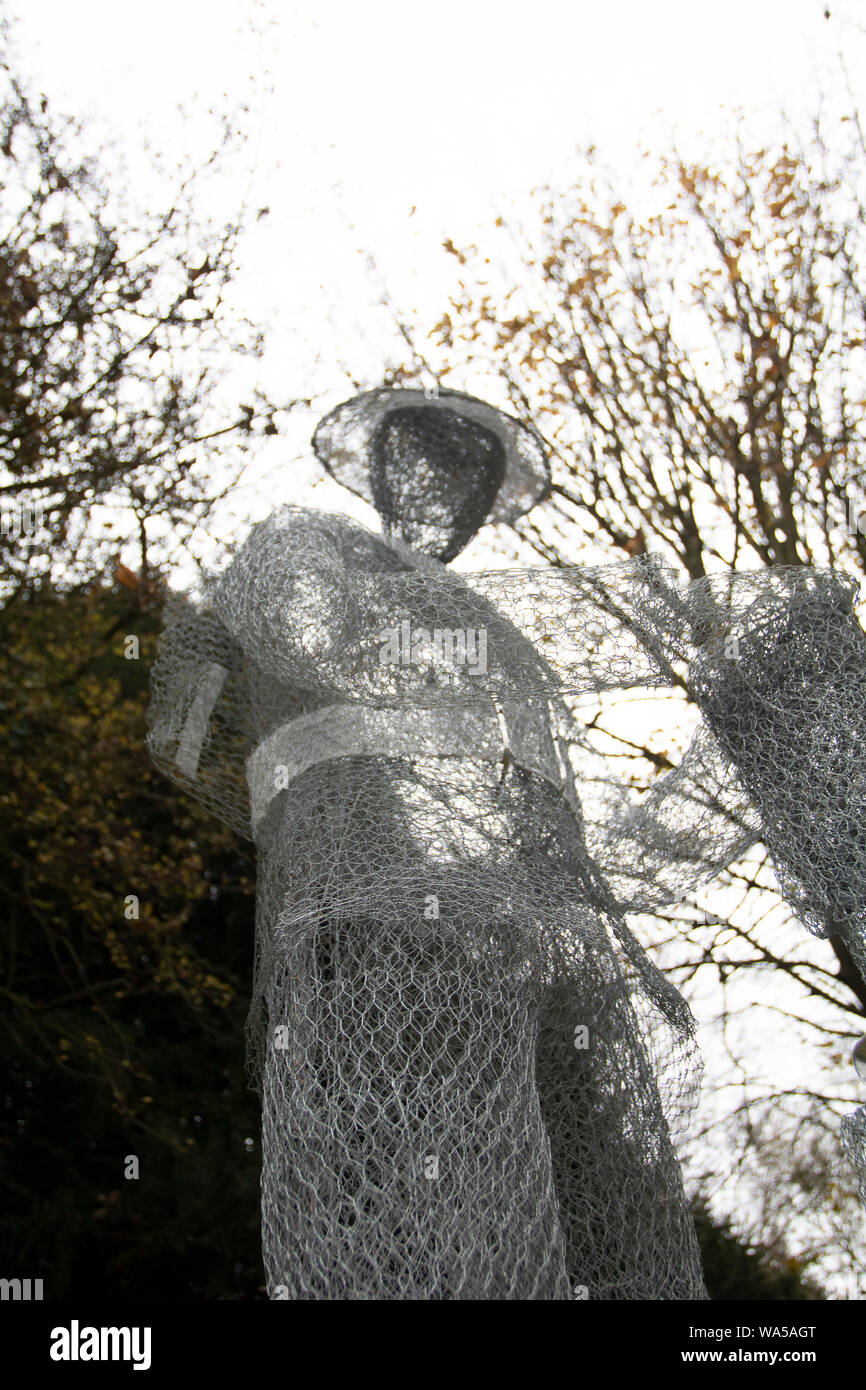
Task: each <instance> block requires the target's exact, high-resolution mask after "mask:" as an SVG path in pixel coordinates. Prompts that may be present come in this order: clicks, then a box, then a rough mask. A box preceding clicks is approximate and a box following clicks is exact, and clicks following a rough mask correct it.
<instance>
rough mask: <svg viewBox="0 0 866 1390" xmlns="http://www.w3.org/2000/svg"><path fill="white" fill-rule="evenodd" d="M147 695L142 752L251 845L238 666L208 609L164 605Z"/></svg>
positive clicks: (243, 685)
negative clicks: (148, 694)
mask: <svg viewBox="0 0 866 1390" xmlns="http://www.w3.org/2000/svg"><path fill="white" fill-rule="evenodd" d="M150 687H151V693H150V705H149V708H148V715H147V726H148V727H147V747H148V751H149V753H150V756H151V758H152V759H153V761H154V762H155V763H156V765H157V767H159V769H160V770H161V771H162V772H163V773H164V774H165V775H166V776H167V777H170V778H171V779H172V780H173V781H175V782H177V783H178V784H179V785H180V786H182V787H183V788H184V789H185V790H186V791H188V792H189V793H190V794H191V795H192V796H194V797H195V798H196V800H197V801H200V802H202V804H203V805H205V806H207V807H208V809H209V810H211V811H213V812H214V814H215V815H217V816H218V817H219V818H220V820H222V821H224V822H225V823H226V824H228V825H230V826H232V828H233V829H235V830H237V831H238V833H239V834H241V835H244V836H246V837H248V838H249V837H251V834H252V831H251V824H250V804H249V791H248V788H247V782H246V778H245V776H244V765H245V762H246V759H247V757H248V756H249V754H250V751H251V743H250V740H249V735H248V728H249V720H248V718H247V713H246V702H247V699H248V693H247V680H246V673H245V670H244V658H243V653H242V651H241V649H240V647H239V645H238V644H237V643H236V642H235V641H234V640H233V638H232V637H231V634H230V633H229V632H228V631H227V630H226V628H225V627H224V626H223V624H222V623H221V622H220V621H219V619H218V618H217V617H216V616H215V615H214V614H213V613H212V612H211V611H210V610H209V609H208V608H207V607H204V606H203V607H198V606H196V605H195V604H193V603H191V602H190V601H189V600H188V599H186V598H183V597H181V596H179V595H174V596H172V597H171V598H170V599H169V601H168V603H167V604H166V612H165V614H164V626H163V631H162V634H161V637H160V642H159V650H158V654H157V658H156V661H155V663H154V665H153V669H152V671H151V680H150Z"/></svg>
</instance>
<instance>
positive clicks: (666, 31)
mask: <svg viewBox="0 0 866 1390" xmlns="http://www.w3.org/2000/svg"><path fill="white" fill-rule="evenodd" d="M10 8H11V12H12V13H13V14H14V15H16V16H17V18H18V38H19V44H20V47H21V50H22V53H21V56H22V58H23V60H24V66H25V68H26V69H29V70H30V71H31V72H32V74H33V76H34V78H35V79H36V80H37V81H38V82H39V83H41V84H42V86H43V87H44V88H45V89H46V91H47V92H48V93H49V94H50V96H51V99H52V101H53V103H54V104H55V106H57V107H59V108H61V109H62V108H66V109H68V110H69V111H71V112H73V113H74V114H76V115H80V116H82V117H84V118H87V119H89V121H90V122H91V123H95V125H96V127H97V128H101V129H103V130H104V131H106V132H107V133H109V134H110V136H111V137H112V138H113V139H115V140H116V141H117V144H118V148H119V150H120V151H122V158H123V162H124V164H125V166H126V167H127V169H128V170H129V171H131V172H130V181H131V183H133V184H136V185H137V186H138V191H139V192H140V191H141V189H142V188H143V189H149V187H150V185H151V181H152V178H153V175H152V173H150V172H149V162H148V160H147V159H146V158H143V154H142V152H143V148H144V141H145V139H149V140H151V141H152V142H153V144H154V145H155V146H156V147H158V148H161V149H162V150H163V151H164V152H165V154H166V156H167V157H168V158H169V159H170V158H171V157H172V155H174V154H176V153H177V152H179V151H186V150H189V149H194V148H195V146H196V143H197V142H198V143H199V144H200V147H201V150H202V152H204V151H206V150H207V149H208V148H209V143H210V141H211V139H212V135H213V124H212V122H210V121H209V120H208V118H207V111H208V109H209V108H211V107H215V108H217V109H225V107H226V106H227V105H229V106H231V105H233V104H234V103H235V102H238V101H240V100H242V99H244V98H246V99H249V100H250V103H251V109H250V112H249V115H248V117H247V118H246V124H247V128H248V131H249V143H248V146H247V149H246V153H245V156H244V162H243V164H242V165H241V166H239V167H238V169H237V171H236V174H235V175H234V177H233V178H231V179H228V180H226V181H224V183H222V184H221V185H220V187H219V192H218V206H219V208H220V210H221V211H223V212H224V213H225V215H227V216H228V215H231V213H232V212H234V211H236V209H237V207H238V206H239V204H240V203H241V201H242V200H243V199H244V198H245V197H249V198H250V199H251V200H252V202H253V205H254V206H259V205H261V206H267V207H268V208H269V209H270V213H269V216H268V217H267V218H264V219H262V220H261V221H260V222H258V223H256V224H255V225H254V227H253V230H252V232H251V235H250V237H249V238H248V241H247V244H246V250H245V254H244V264H243V270H242V274H241V276H240V278H239V280H238V282H237V285H236V292H237V295H238V297H239V300H240V302H241V303H242V306H243V308H244V309H245V310H246V311H247V312H248V313H250V314H251V316H252V317H253V318H254V319H255V320H256V321H258V322H261V323H268V324H270V325H271V350H270V352H269V354H268V356H267V358H266V360H265V363H264V364H263V369H262V370H263V381H264V383H265V384H266V385H268V386H269V387H271V388H272V389H275V390H281V391H282V392H283V393H284V394H286V395H295V394H296V395H301V396H306V395H309V394H310V393H311V392H313V391H319V392H332V393H333V395H332V396H331V397H330V398H328V399H327V400H326V401H325V404H327V405H329V404H332V403H334V402H335V401H336V400H339V399H341V398H342V397H343V396H345V395H347V394H349V393H350V392H349V391H348V390H347V387H346V379H345V377H344V376H343V374H342V372H341V370H340V368H341V367H342V366H343V365H346V366H351V367H352V369H353V370H354V371H355V373H356V374H357V375H358V376H359V378H361V379H363V380H365V381H367V382H368V383H369V384H370V385H375V384H376V383H377V380H378V379H379V377H380V375H381V368H382V363H383V357H384V353H385V351H386V348H387V345H388V341H389V339H388V327H387V323H386V321H385V318H384V316H383V315H382V314H381V313H379V312H377V310H376V307H375V300H376V289H375V285H374V283H373V282H372V281H371V277H370V273H369V269H368V264H367V259H366V256H367V253H369V252H372V253H373V255H374V256H375V259H376V262H377V264H378V267H379V270H380V272H381V274H382V276H383V278H384V280H385V281H386V282H387V285H388V288H389V291H390V293H391V295H392V298H393V299H394V300H395V301H396V302H397V303H398V304H400V305H402V306H405V307H407V308H417V309H419V310H420V311H422V313H425V314H427V313H429V314H430V319H429V320H428V321H429V322H432V321H433V318H434V317H438V316H439V314H441V312H442V309H443V308H444V307H445V302H446V300H447V295H448V292H449V290H453V288H454V272H455V266H456V263H455V261H454V260H453V258H451V257H449V256H447V255H446V254H445V252H444V251H443V250H442V245H441V243H442V241H443V239H444V237H446V236H450V237H452V238H453V239H454V240H455V241H456V242H457V243H458V244H460V242H461V241H472V240H475V241H477V240H478V238H479V236H480V237H483V236H485V235H486V229H487V228H489V227H490V226H491V224H492V222H493V219H494V218H495V217H496V215H497V214H505V215H506V217H509V216H513V217H516V218H518V219H519V217H520V214H521V210H522V209H525V208H526V206H527V202H528V197H529V192H530V190H531V189H532V188H533V187H534V186H537V185H539V184H542V183H547V182H552V183H553V184H554V185H556V184H557V183H559V184H560V185H564V184H565V183H566V181H567V180H568V178H569V174H570V172H571V170H572V169H573V168H574V151H575V150H576V149H577V148H578V147H581V146H583V145H585V144H586V143H588V142H590V141H593V142H595V143H596V145H597V146H598V147H599V150H600V151H601V152H603V153H604V154H605V155H606V156H607V157H608V158H609V160H610V161H611V162H612V163H613V164H614V165H615V166H616V167H617V168H618V169H619V170H620V171H621V174H622V177H623V179H624V180H625V182H626V185H628V182H629V181H630V180H632V179H633V178H635V177H636V172H637V170H636V159H635V151H636V146H637V143H638V141H643V143H644V144H649V145H651V146H653V145H657V146H659V147H660V148H667V147H668V146H669V143H670V138H669V133H670V132H671V131H675V133H676V139H677V141H678V144H679V146H680V147H681V148H684V149H686V150H688V151H690V152H695V153H698V152H700V151H701V150H703V149H705V148H706V146H707V143H708V139H709V138H710V137H711V136H712V135H713V133H717V132H718V131H719V130H720V128H721V127H722V125H723V123H724V121H725V120H726V118H727V115H729V114H730V113H732V112H733V110H734V109H735V108H736V107H738V106H739V107H742V108H743V109H744V110H745V111H746V112H747V113H748V119H749V124H750V128H752V129H753V130H754V131H755V134H756V136H758V135H759V133H761V134H762V133H764V132H767V131H770V130H771V129H772V128H773V127H774V125H775V124H776V122H777V120H778V113H779V111H780V110H781V109H782V107H785V108H786V109H787V110H788V111H789V112H790V113H791V114H792V115H794V116H795V117H797V116H798V115H799V116H801V117H805V116H806V115H808V114H811V113H812V112H813V110H814V109H815V105H816V95H817V91H818V88H819V85H820V86H821V87H823V89H824V92H825V94H827V93H829V94H831V95H832V93H833V92H834V91H837V90H839V89H840V88H841V78H840V73H839V69H838V57H837V55H838V53H839V49H840V46H842V45H844V47H845V50H846V59H847V62H848V64H849V67H850V69H851V73H852V77H853V78H854V80H855V82H856V83H857V84H858V86H859V87H860V88H861V90H862V87H863V85H864V84H863V82H862V81H861V79H862V75H863V72H864V70H866V38H859V39H858V38H857V36H856V34H855V33H854V32H853V30H852V28H851V26H850V23H849V22H848V20H847V17H848V16H851V15H859V14H860V13H861V12H862V10H863V6H862V4H858V3H856V0H845V3H844V4H841V5H840V4H837V3H835V0H829V8H830V11H831V19H830V20H829V21H828V20H826V19H825V18H824V9H825V4H824V3H822V0H726V3H724V4H722V5H712V4H705V3H696V2H695V0H653V3H651V4H648V3H644V2H643V0H593V3H588V2H587V0H570V3H567V2H566V0H533V3H531V4H529V3H526V2H525V0H520V3H515V0H439V3H436V4H435V5H427V4H415V5H407V4H406V3H405V0H368V3H365V4H356V3H351V0H305V2H304V3H301V4H297V3H296V4H291V3H290V4H283V3H279V2H278V0H234V3H231V2H230V0H149V3H147V4H146V5H133V4H129V3H126V4H123V3H118V0H76V3H75V4H70V3H69V0H11V5H10ZM864 22H866V21H864ZM179 103H182V104H183V106H184V108H185V112H186V114H185V115H183V116H182V115H180V114H179V113H178V105H179ZM154 196H158V194H156V193H155V194H154ZM452 380H453V384H455V385H460V386H462V387H464V388H465V389H469V390H473V389H475V385H476V383H475V382H473V381H472V380H468V379H467V380H466V381H457V380H456V379H452ZM319 413H320V409H319V410H317V411H316V412H315V414H311V416H310V417H309V418H304V419H298V418H295V419H293V420H291V421H290V422H289V423H288V425H287V438H286V439H285V440H281V441H277V443H276V444H273V445H271V446H270V450H269V456H270V457H271V458H272V459H277V458H282V457H285V455H286V453H287V452H288V454H290V455H291V456H292V458H293V459H296V460H297V464H296V466H294V467H293V468H292V469H291V471H290V472H286V473H285V474H284V477H285V488H286V489H287V490H288V491H287V494H286V496H284V497H280V498H279V499H278V500H290V499H291V500H295V499H297V500H304V498H305V496H306V489H307V487H308V485H309V484H310V483H311V482H312V481H313V480H314V479H315V478H317V477H318V476H319V475H318V470H317V469H316V467H315V465H314V464H313V463H312V462H311V461H309V450H308V448H307V441H308V439H309V434H310V432H311V427H312V425H313V424H314V423H315V417H316V415H318V414H319ZM254 476H255V475H254ZM276 486H277V488H278V490H279V488H280V486H281V484H280V482H279V480H278V481H277V483H276ZM316 499H317V502H318V503H319V504H320V505H325V506H331V505H333V506H335V507H339V506H346V505H347V500H346V495H345V494H344V493H342V491H341V490H338V489H336V488H333V489H332V485H331V484H330V483H325V484H323V485H322V486H320V487H318V488H317V492H316ZM274 500H277V499H275V497H274V493H273V489H272V487H271V486H269V487H268V495H267V497H266V498H259V499H257V498H256V496H255V494H250V495H249V497H248V499H247V501H246V502H245V503H244V504H243V507H242V508H241V510H239V511H238V512H237V513H236V515H237V516H238V518H240V517H241V516H243V515H244V514H245V513H244V508H251V509H252V512H253V513H258V514H261V509H262V507H267V508H269V507H270V506H272V505H273V502H274ZM260 503H261V505H259V504H260ZM349 505H351V504H349ZM357 514H358V515H359V516H364V515H368V514H366V513H365V511H364V509H363V508H362V509H361V510H360V511H359V512H357Z"/></svg>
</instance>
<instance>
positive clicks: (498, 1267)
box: [148, 507, 866, 1299]
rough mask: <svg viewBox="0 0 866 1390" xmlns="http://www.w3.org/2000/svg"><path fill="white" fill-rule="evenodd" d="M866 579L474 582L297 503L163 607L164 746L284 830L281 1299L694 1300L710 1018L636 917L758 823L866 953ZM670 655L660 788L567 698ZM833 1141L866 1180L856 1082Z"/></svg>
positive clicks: (262, 988)
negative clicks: (190, 596)
mask: <svg viewBox="0 0 866 1390" xmlns="http://www.w3.org/2000/svg"><path fill="white" fill-rule="evenodd" d="M854 592H855V586H854V584H853V582H852V581H850V580H847V579H845V578H841V577H840V576H838V575H836V574H833V573H830V572H822V571H816V570H808V569H802V568H796V569H794V568H792V569H778V570H772V571H765V572H762V573H758V574H731V575H723V576H715V577H713V578H711V579H706V580H700V581H698V582H696V583H693V584H690V585H683V584H680V583H678V582H677V579H676V576H675V574H674V573H673V572H672V571H670V570H666V569H665V567H664V566H662V565H660V564H658V563H656V562H654V561H652V560H649V559H646V558H639V559H635V560H632V561H629V562H626V563H623V564H616V565H611V566H601V567H594V568H589V567H587V568H571V569H561V570H551V569H547V570H541V569H532V570H519V571H518V570H508V571H502V572H491V573H486V574H458V573H455V572H453V571H451V570H448V569H447V568H445V566H443V565H440V564H438V563H437V562H436V561H433V560H430V559H429V558H425V557H424V556H422V555H419V554H416V553H414V552H413V551H411V550H409V549H408V548H407V547H406V546H405V545H403V544H401V543H400V542H399V541H398V540H396V539H393V538H390V539H388V540H387V541H386V540H384V539H383V538H382V537H380V536H377V535H374V534H373V533H371V532H369V531H367V530H366V529H365V528H364V527H362V526H359V525H357V524H355V523H352V522H349V521H347V520H345V519H344V518H341V517H338V516H333V515H329V514H326V513H320V512H315V511H311V510H302V509H298V508H292V507H284V508H282V509H280V510H279V511H278V512H276V513H275V514H274V515H273V516H271V517H270V518H269V519H268V520H267V521H265V522H262V523H260V524H259V525H258V526H256V527H254V529H253V531H252V533H251V535H250V536H249V538H248V540H247V542H246V543H245V544H244V545H243V546H242V547H241V549H240V550H239V552H238V553H237V555H236V557H235V558H234V559H233V561H232V562H231V564H230V565H229V566H228V568H227V569H226V570H225V571H224V572H223V574H222V575H221V576H220V577H219V578H217V579H215V580H214V581H213V583H212V584H211V585H210V587H209V590H208V592H207V594H206V596H205V599H204V600H203V601H202V602H201V603H199V604H193V603H192V602H190V601H188V600H183V599H176V600H175V601H174V602H173V603H172V604H170V605H169V607H168V609H167V613H166V625H165V630H164V633H163V637H162V640H161V647H160V652H159V656H158V660H157V662H156V665H155V667H154V671H153V676H152V690H153V694H152V704H151V711H150V729H149V735H148V742H149V747H150V750H151V754H152V756H153V757H154V759H155V760H156V762H157V763H158V765H159V766H160V767H161V768H162V769H163V770H164V771H165V772H166V773H167V775H168V776H170V777H172V778H174V779H175V780H176V781H178V782H179V783H180V784H181V785H183V786H185V787H186V788H187V789H188V790H189V791H191V793H192V794H193V795H195V796H196V797H198V799H199V800H200V801H202V802H203V803H204V804H205V805H206V806H208V807H209V808H210V809H211V810H212V811H213V812H214V813H215V814H216V815H218V816H219V817H220V818H221V819H222V820H224V821H225V822H226V823H227V824H229V825H231V826H233V827H234V828H235V829H236V830H237V831H238V832H239V833H240V834H242V835H245V836H248V837H252V838H254V839H255V841H256V844H257V847H258V853H259V869H258V881H257V929H256V961H255V984H254V999H253V1007H252V1009H251V1013H250V1019H249V1025H248V1048H249V1061H250V1067H251V1074H252V1075H253V1077H254V1078H255V1081H256V1083H257V1085H258V1087H259V1089H260V1093H261V1096H262V1102H263V1173H262V1209H263V1249H264V1259H265V1267H266V1271H267V1278H268V1289H269V1292H270V1294H271V1296H272V1297H292V1298H569V1297H575V1296H577V1297H582V1296H586V1295H588V1296H589V1297H590V1298H612V1299H687V1298H695V1297H702V1296H704V1290H703V1283H702V1276H701V1270H700V1261H699V1256H698V1250H697V1246H696V1242H695V1236H694V1230H693V1227H692V1223H691V1220H690V1218H689V1213H688V1207H687V1203H686V1199H685V1195H684V1192H683V1187H682V1182H681V1178H680V1173H679V1168H678V1165H677V1161H676V1158H675V1155H674V1149H673V1145H672V1135H673V1134H675V1133H676V1130H677V1128H678V1126H679V1125H680V1124H681V1123H682V1122H683V1120H684V1117H685V1115H686V1113H687V1110H688V1106H689V1104H690V1101H691V1099H692V1098H693V1094H694V1086H695V1082H696V1076H697V1065H698V1063H697V1055H696V1050H695V1046H694V1040H693V1022H692V1018H691V1014H690V1012H689V1010H688V1007H687V1006H686V1004H685V1001H684V1000H683V999H682V998H681V996H680V995H679V993H678V991H677V990H676V989H675V988H674V987H673V985H672V984H671V983H670V982H669V981H668V980H667V979H666V978H665V977H664V976H663V975H662V974H661V973H660V972H659V971H658V970H657V969H656V967H655V966H654V965H653V963H652V961H651V960H650V958H649V956H648V955H647V954H646V953H645V951H644V950H643V949H642V947H641V946H640V945H639V943H638V942H637V941H636V939H635V938H634V937H633V935H632V934H631V932H630V931H629V928H628V926H627V924H626V921H625V915H626V913H628V912H639V911H649V910H652V909H653V908H654V907H660V906H662V905H664V904H671V903H673V902H675V901H677V900H679V899H681V898H682V897H683V895H684V894H685V893H686V892H688V891H691V890H694V889H695V888H696V887H697V886H699V885H700V884H702V883H704V882H706V881H708V880H709V879H711V878H712V877H714V876H715V875H716V874H717V873H718V871H719V870H720V869H721V868H722V867H723V866H724V865H725V864H727V863H730V862H732V861H733V860H734V859H736V858H738V857H739V856H740V855H741V854H742V853H743V852H744V851H745V849H746V848H747V847H748V846H749V845H751V844H753V843H754V842H755V841H756V840H757V839H758V838H759V837H763V839H764V840H765V842H766V844H767V846H768V848H769V850H770V852H771V854H772V855H773V858H774V862H775V865H776V869H777V872H778V876H779V881H780V886H781V889H782V891H783V892H784V894H785V895H786V897H787V900H788V902H789V903H790V904H791V906H792V907H793V909H794V911H795V912H796V913H797V914H798V915H799V916H800V918H801V920H802V921H803V922H804V923H805V924H806V926H807V927H808V928H809V929H810V930H811V931H812V932H814V933H816V934H818V935H827V934H828V933H830V932H838V933H839V934H840V936H842V937H843V939H844V940H845V941H846V943H847V944H848V946H849V948H850V950H851V952H852V955H853V956H854V958H855V959H856V960H857V962H858V964H859V965H860V968H861V970H862V969H863V967H864V948H863V942H864V939H866V931H864V925H866V910H864V905H866V842H864V832H863V828H862V827H863V819H862V817H863V810H864V801H866V755H864V743H863V732H864V730H863V711H864V672H866V660H864V655H866V650H864V647H866V642H864V635H863V633H862V631H861V629H860V628H859V625H858V624H857V621H856V618H855V616H854V613H853V608H852V598H853V596H854ZM732 644H733V645H732ZM678 672H680V673H682V672H685V673H686V675H687V677H688V680H689V682H690V689H691V690H692V692H693V693H694V694H695V696H696V698H697V699H698V701H699V703H700V706H701V708H702V710H703V712H704V715H705V720H704V722H703V723H702V724H701V725H700V726H699V727H698V729H697V732H696V733H695V735H694V737H693V739H692V741H691V743H690V745H689V748H688V750H687V752H686V754H685V755H684V757H683V759H682V761H681V763H680V764H679V766H678V767H676V768H675V769H674V770H673V771H672V772H670V773H668V774H667V775H665V776H663V777H660V778H659V779H658V780H657V781H656V782H655V783H654V784H653V785H652V787H651V788H650V790H649V792H648V793H646V794H645V795H644V796H643V797H642V798H640V799H637V798H636V797H635V794H634V793H633V792H632V791H631V790H630V788H628V787H627V786H626V785H624V784H623V783H622V782H621V780H620V779H619V778H618V777H617V775H616V773H615V771H614V770H613V769H612V768H611V767H610V766H609V765H608V764H607V763H606V762H605V760H604V759H602V758H600V756H599V755H598V754H596V753H595V752H594V751H593V750H592V749H591V748H590V746H589V743H588V741H587V739H586V737H585V736H584V734H583V732H582V729H581V726H580V724H579V722H578V721H577V720H576V719H574V718H572V717H571V715H570V714H569V712H568V709H567V706H566V703H565V701H564V698H563V697H564V696H565V695H566V694H567V693H569V692H589V691H595V692H598V691H604V690H610V689H615V688H622V687H626V686H648V687H665V686H670V685H672V684H674V683H675V682H676V680H677V673H678ZM864 973H866V972H864ZM843 1139H844V1143H845V1145H846V1148H847V1150H848V1152H849V1154H850V1156H851V1157H852V1158H853V1159H854V1160H855V1162H857V1163H859V1164H860V1166H861V1173H864V1172H866V1163H864V1159H866V1144H864V1112H863V1111H862V1110H861V1111H859V1112H857V1114H856V1115H854V1116H852V1117H850V1118H848V1119H847V1120H846V1121H845V1122H844V1124H843Z"/></svg>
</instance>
